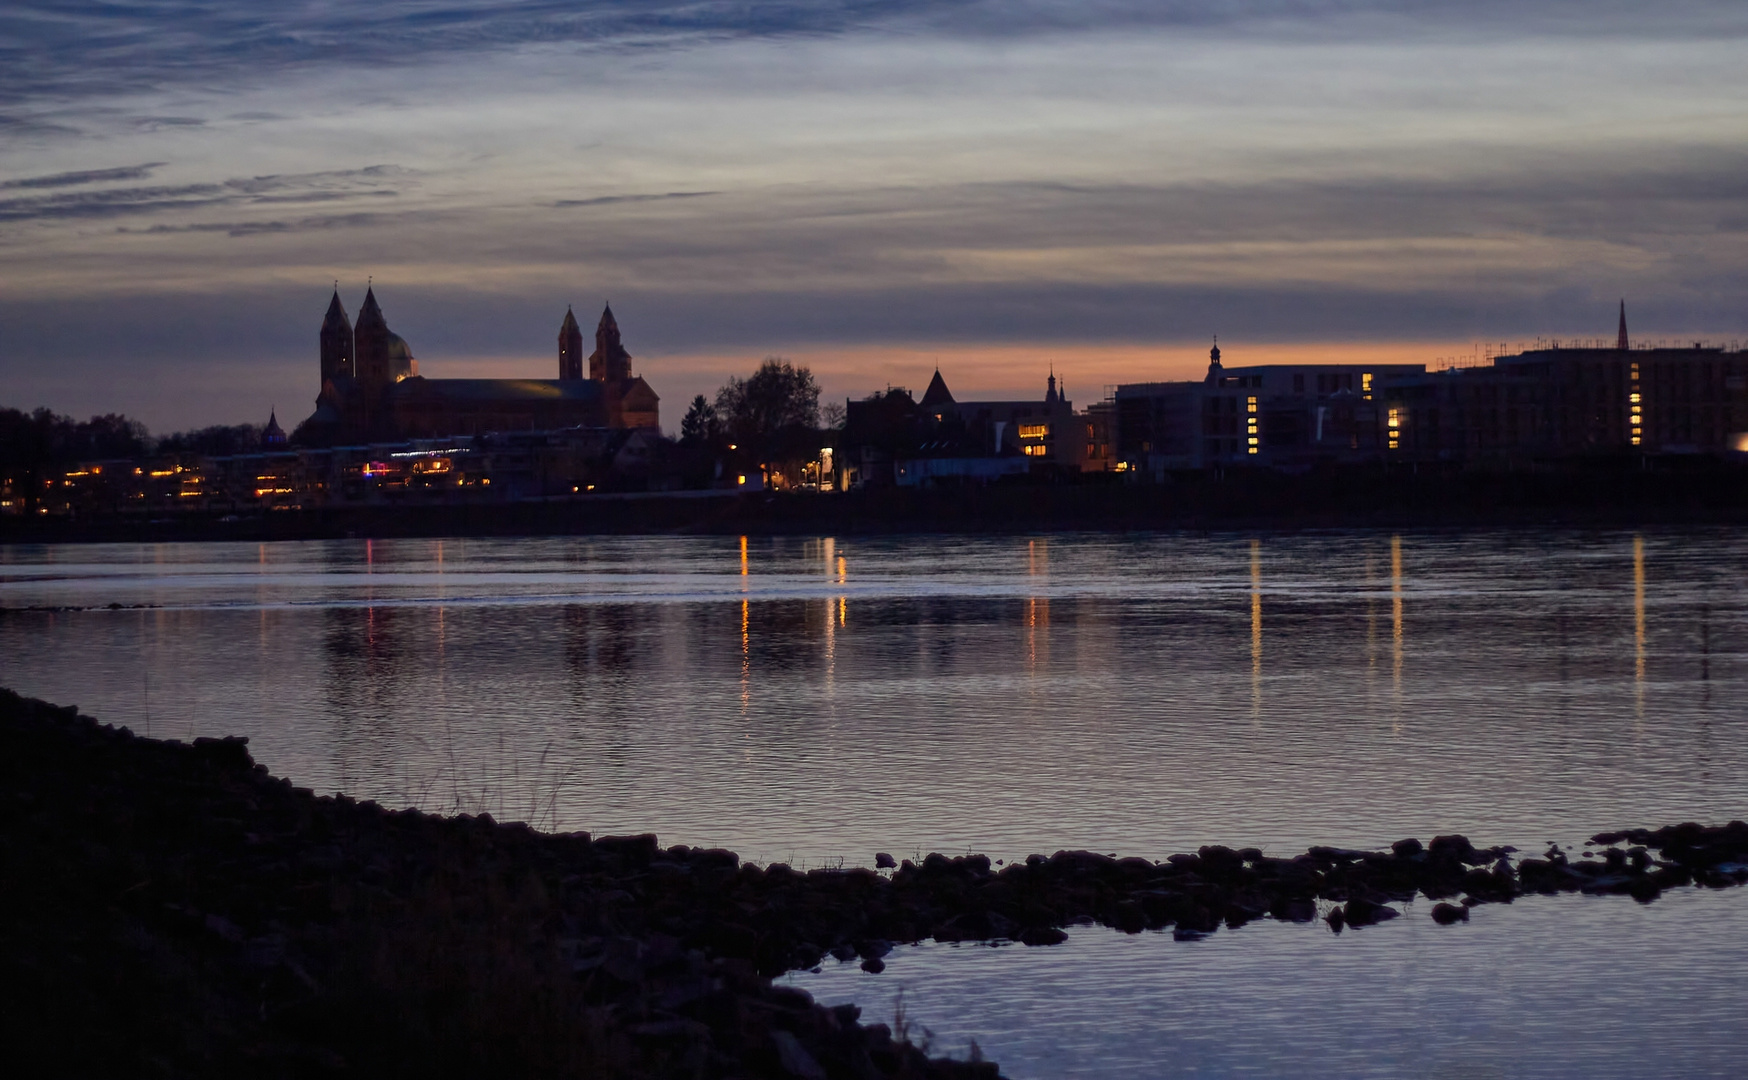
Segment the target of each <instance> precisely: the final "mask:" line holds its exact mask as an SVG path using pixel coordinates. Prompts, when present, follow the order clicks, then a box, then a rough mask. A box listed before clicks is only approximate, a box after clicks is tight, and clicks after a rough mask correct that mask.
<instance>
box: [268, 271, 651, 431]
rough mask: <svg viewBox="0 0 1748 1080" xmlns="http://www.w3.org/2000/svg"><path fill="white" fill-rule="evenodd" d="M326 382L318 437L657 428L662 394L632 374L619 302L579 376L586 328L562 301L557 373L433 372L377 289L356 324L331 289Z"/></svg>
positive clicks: (307, 425)
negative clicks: (427, 371) (423, 370)
mask: <svg viewBox="0 0 1748 1080" xmlns="http://www.w3.org/2000/svg"><path fill="white" fill-rule="evenodd" d="M320 339H321V373H322V388H321V391H320V393H319V394H318V395H317V397H316V411H315V413H314V414H312V415H311V416H310V418H309V419H308V420H306V421H305V422H304V425H303V428H302V435H303V437H304V438H305V439H307V440H308V441H310V442H314V443H322V444H327V445H333V444H335V443H338V442H348V441H370V440H376V439H409V438H434V437H439V436H444V435H482V434H486V433H489V432H501V431H540V430H550V429H555V428H567V427H603V428H646V429H655V430H658V431H659V430H660V428H661V419H660V401H661V399H660V398H659V397H657V395H656V393H655V391H654V390H652V389H650V386H649V384H648V383H646V382H644V381H643V379H642V378H641V377H639V376H636V375H633V374H632V373H631V354H630V353H629V352H627V351H626V350H625V344H624V342H623V341H622V340H621V339H620V335H619V323H618V321H617V320H616V319H614V318H613V309H612V308H611V307H608V308H606V309H605V310H604V311H602V313H601V321H600V323H599V324H598V325H597V326H596V328H595V351H594V352H593V353H591V354H590V355H589V358H588V364H589V369H588V375H587V377H585V376H584V374H583V332H582V327H580V326H579V325H577V319H576V315H574V314H573V313H572V312H571V311H570V310H569V309H566V311H565V315H564V323H563V325H562V326H561V327H560V328H559V332H558V378H557V379H427V378H425V377H423V376H421V375H420V374H419V361H418V360H417V359H415V358H414V356H413V350H412V348H411V347H410V346H408V344H407V343H406V340H405V339H403V338H402V337H401V336H400V335H399V334H396V333H395V332H394V331H392V330H390V329H389V328H388V321H387V320H386V319H385V318H384V317H383V313H382V307H381V306H380V305H379V304H378V303H377V301H376V291H375V289H374V288H369V289H366V290H365V293H364V304H363V306H362V307H360V308H359V309H358V322H357V324H356V326H355V325H354V324H353V323H352V321H351V320H350V319H349V318H348V317H347V315H346V308H345V305H343V304H342V303H341V302H340V292H339V289H338V288H336V289H335V290H334V296H333V299H332V300H330V301H329V303H328V313H327V316H326V318H324V319H323V320H322V329H321V334H320Z"/></svg>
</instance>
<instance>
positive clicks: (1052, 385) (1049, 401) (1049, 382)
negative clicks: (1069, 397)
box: [1044, 361, 1056, 405]
mask: <svg viewBox="0 0 1748 1080" xmlns="http://www.w3.org/2000/svg"><path fill="white" fill-rule="evenodd" d="M1044 385H1045V386H1046V387H1047V388H1048V389H1046V390H1045V391H1044V404H1046V405H1054V404H1056V364H1055V362H1054V361H1052V362H1051V364H1050V377H1049V378H1048V379H1046V380H1045V381H1044Z"/></svg>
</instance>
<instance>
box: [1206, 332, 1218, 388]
mask: <svg viewBox="0 0 1748 1080" xmlns="http://www.w3.org/2000/svg"><path fill="white" fill-rule="evenodd" d="M1220 371H1221V368H1220V335H1219V334H1215V335H1214V347H1213V348H1212V349H1209V350H1208V376H1207V378H1205V379H1204V380H1202V381H1203V382H1208V383H1212V382H1215V381H1217V380H1218V379H1219V378H1220Z"/></svg>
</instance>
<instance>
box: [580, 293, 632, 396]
mask: <svg viewBox="0 0 1748 1080" xmlns="http://www.w3.org/2000/svg"><path fill="white" fill-rule="evenodd" d="M589 378H591V379H597V380H602V381H605V382H619V381H620V380H623V379H629V378H631V354H630V353H628V352H626V351H625V345H624V343H623V342H621V341H620V340H619V321H618V320H617V319H615V318H614V317H613V306H612V305H611V304H609V305H607V306H606V307H605V308H603V309H602V311H601V322H600V323H599V324H598V325H597V326H596V327H595V351H594V352H593V353H591V354H590V355H589Z"/></svg>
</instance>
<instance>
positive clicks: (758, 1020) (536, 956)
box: [0, 691, 1748, 1080]
mask: <svg viewBox="0 0 1748 1080" xmlns="http://www.w3.org/2000/svg"><path fill="white" fill-rule="evenodd" d="M0 731H4V733H5V745H6V747H7V750H8V753H7V754H6V755H5V756H4V758H3V759H0V774H3V775H4V777H5V783H4V787H3V788H0V842H3V845H4V847H3V849H0V858H3V860H4V862H3V864H0V865H3V866H4V876H5V880H7V881H8V882H11V883H13V887H11V888H8V889H7V890H5V891H4V893H3V894H0V903H3V904H4V905H5V910H4V912H0V937H3V938H4V939H5V940H4V943H3V946H0V948H3V955H4V956H5V958H6V959H5V960H4V961H3V963H4V964H5V965H6V967H7V968H8V969H9V970H7V971H6V973H5V978H4V980H3V983H0V984H3V985H5V986H6V987H8V990H9V994H10V996H12V998H13V1001H12V1002H11V1004H10V1006H9V1007H8V1008H6V1009H5V1010H3V1011H0V1026H3V1027H4V1028H5V1029H6V1030H5V1038H6V1039H7V1045H8V1046H9V1047H11V1048H13V1049H14V1050H15V1051H17V1052H19V1053H20V1054H21V1056H22V1058H23V1059H24V1062H25V1064H26V1065H28V1066H31V1068H30V1069H28V1070H27V1071H29V1073H30V1074H31V1075H80V1074H91V1073H100V1074H101V1073H116V1072H127V1073H129V1074H138V1075H165V1076H205V1075H235V1074H237V1073H239V1072H247V1073H249V1074H251V1075H264V1076H300V1077H301V1076H347V1075H363V1074H367V1073H368V1074H382V1075H409V1074H411V1073H415V1072H417V1073H422V1074H425V1075H440V1076H448V1075H456V1076H461V1075H470V1076H471V1075H480V1074H482V1073H498V1074H502V1073H513V1074H517V1075H531V1076H545V1075H550V1076H569V1075H590V1076H722V1077H728V1076H749V1077H753V1076H759V1077H763V1076H770V1077H805V1078H809V1080H812V1078H815V1077H840V1076H841V1077H858V1078H866V1077H882V1076H890V1077H943V1078H959V1077H979V1078H986V1077H994V1076H997V1075H998V1073H997V1070H996V1067H995V1066H994V1065H992V1064H989V1063H983V1062H955V1061H947V1060H941V1059H933V1060H931V1059H929V1058H927V1057H926V1056H925V1055H924V1054H923V1053H922V1051H921V1050H919V1049H918V1048H917V1047H915V1046H912V1045H911V1044H910V1043H909V1041H908V1039H907V1038H906V1037H905V1036H906V1032H905V1031H904V1030H902V1027H901V1028H900V1030H898V1031H897V1032H894V1031H893V1030H892V1029H891V1028H889V1027H887V1026H885V1025H880V1024H863V1023H861V1022H860V1018H859V1014H858V1012H857V1010H856V1009H855V1007H854V1006H840V1007H838V1008H835V1009H826V1008H823V1007H821V1006H819V1005H817V1004H816V1003H814V1002H813V1001H812V1000H811V999H810V998H808V997H807V995H805V994H803V993H801V992H800V991H797V990H794V989H789V988H784V987H780V986H776V985H774V984H773V982H772V979H773V977H775V976H778V975H781V974H783V973H784V972H787V971H791V970H795V969H800V968H808V967H812V966H816V965H818V964H819V963H821V962H822V961H823V960H824V959H825V958H826V957H827V956H834V957H836V958H838V959H840V960H856V959H858V958H859V959H860V960H861V962H862V965H863V967H864V968H866V969H867V970H870V971H876V972H878V971H880V970H881V969H882V968H883V967H884V963H883V961H882V959H881V958H882V957H883V956H885V955H887V954H888V953H889V952H890V950H891V949H892V948H893V947H894V945H895V944H900V943H905V942H915V941H921V940H925V939H928V938H934V939H935V940H939V941H978V940H1009V941H1015V942H1020V943H1023V944H1025V945H1034V946H1046V945H1051V944H1055V943H1058V942H1060V941H1062V940H1063V939H1064V937H1065V935H1064V934H1063V932H1062V930H1063V928H1064V927H1067V926H1073V925H1079V924H1083V923H1101V924H1104V925H1107V926H1111V927H1114V928H1116V929H1119V930H1123V931H1126V932H1129V933H1139V932H1141V931H1144V930H1170V931H1171V932H1172V933H1173V935H1174V936H1175V937H1177V938H1179V939H1184V940H1193V939H1196V938H1199V937H1204V936H1206V935H1208V934H1212V933H1215V932H1217V931H1218V930H1219V929H1221V928H1222V927H1236V926H1240V925H1243V923H1245V922H1247V921H1250V920H1253V919H1259V918H1276V919H1281V920H1286V921H1293V922H1309V921H1312V920H1314V919H1321V920H1322V921H1323V922H1324V923H1325V924H1327V926H1328V928H1329V929H1330V930H1331V931H1333V932H1336V933H1341V932H1343V931H1345V930H1349V929H1352V928H1356V927H1365V926H1371V925H1374V924H1378V923H1383V922H1387V921H1388V920H1390V919H1392V918H1395V917H1398V916H1400V915H1402V914H1403V913H1404V912H1403V911H1402V910H1401V909H1400V907H1399V906H1398V905H1399V904H1400V903H1401V902H1403V901H1407V900H1412V899H1414V898H1416V897H1418V896H1425V897H1427V898H1428V899H1432V900H1434V901H1435V903H1434V904H1433V905H1432V908H1431V911H1430V914H1431V917H1432V918H1433V919H1434V920H1435V921H1436V922H1438V923H1440V924H1443V925H1446V926H1452V927H1456V926H1458V925H1459V924H1461V923H1463V922H1466V921H1467V920H1468V918H1469V912H1470V911H1471V910H1472V909H1473V908H1475V907H1476V906H1478V905H1482V904H1491V903H1510V902H1513V901H1514V900H1516V899H1518V898H1522V897H1525V896H1530V895H1533V894H1536V893H1554V892H1574V891H1582V892H1587V893H1614V894H1622V895H1623V897H1631V898H1633V899H1634V900H1637V901H1638V902H1641V903H1650V902H1653V901H1655V900H1656V898H1657V897H1658V896H1659V895H1660V894H1661V893H1662V891H1664V890H1666V889H1670V888H1680V887H1691V886H1700V887H1713V888H1722V887H1727V886H1731V885H1737V884H1742V883H1744V882H1748V824H1744V823H1743V822H1740V821H1736V822H1731V823H1729V824H1728V825H1723V826H1716V827H1709V828H1708V827H1704V826H1701V825H1698V824H1684V825H1678V826H1669V827H1665V828H1662V829H1654V830H1653V829H1628V830H1621V831H1618V832H1614V833H1603V834H1598V835H1597V836H1596V837H1594V838H1593V840H1592V843H1591V845H1587V846H1588V847H1594V850H1587V851H1585V852H1583V853H1581V854H1578V856H1577V857H1576V858H1573V857H1570V853H1568V852H1566V851H1562V850H1560V849H1558V848H1550V849H1549V851H1547V852H1545V853H1543V854H1542V855H1541V856H1539V857H1535V856H1522V855H1519V854H1518V853H1516V852H1514V851H1513V850H1512V849H1509V848H1500V847H1494V848H1477V847H1475V846H1474V845H1473V844H1471V843H1470V842H1469V841H1468V840H1467V839H1465V838H1463V837H1461V836H1455V835H1451V836H1440V837H1434V838H1433V839H1432V840H1431V841H1430V842H1428V843H1425V844H1423V843H1421V842H1420V841H1419V840H1414V839H1405V840H1402V841H1398V842H1397V843H1396V844H1394V845H1392V847H1391V849H1390V850H1389V851H1388V852H1384V851H1354V850H1346V849H1338V848H1327V847H1314V848H1311V849H1310V850H1308V851H1307V852H1305V853H1304V854H1302V855H1299V856H1296V857H1293V858H1291V859H1280V858H1268V857H1265V856H1264V855H1263V854H1262V852H1260V851H1258V850H1255V849H1238V850H1233V849H1230V848H1225V847H1204V848H1202V849H1200V850H1198V851H1197V852H1195V853H1184V854H1180V855H1174V856H1172V857H1170V858H1169V859H1167V860H1164V861H1163V862H1152V861H1149V860H1146V859H1139V858H1116V857H1114V856H1110V855H1102V854H1099V853H1095V852H1084V851H1069V852H1058V853H1056V854H1055V855H1053V856H1049V857H1045V856H1042V855H1035V856H1032V857H1030V858H1029V859H1027V860H1025V861H1024V862H1023V863H1022V862H1016V863H1012V864H1009V865H1006V866H1003V865H1001V864H999V863H997V864H995V865H993V866H992V865H991V862H990V860H989V859H987V858H985V857H982V856H964V857H959V858H951V859H950V858H947V857H944V856H941V855H930V856H928V857H927V858H925V859H922V860H921V861H920V862H919V863H913V862H911V861H909V860H905V861H903V862H902V863H899V864H896V865H894V861H893V860H891V859H881V860H880V861H881V862H882V863H883V864H884V865H885V867H886V868H887V869H889V870H890V873H889V874H881V873H877V872H876V871H874V870H869V869H862V868H855V869H847V870H815V871H810V872H808V873H798V872H796V871H794V870H792V869H790V868H789V867H787V866H784V865H782V864H773V865H770V866H766V867H759V866H753V865H745V864H742V863H741V862H740V861H739V859H738V858H737V857H736V856H734V855H733V854H732V853H730V852H726V851H719V850H700V849H692V848H688V847H686V846H684V845H676V846H673V847H669V848H666V849H664V848H661V847H660V846H659V845H658V843H657V841H656V838H655V837H654V836H651V835H641V836H631V837H590V836H589V835H587V834H583V833H570V834H552V835H547V834H540V833H536V832H534V831H533V830H532V829H529V828H528V827H526V826H525V825H520V824H515V823H510V824H499V823H496V822H494V821H492V820H491V819H490V818H489V817H487V816H484V815H481V816H479V817H471V816H468V815H460V816H457V817H439V816H434V815H427V814H423V813H420V812H418V811H413V810H408V811H398V812H396V811H388V810H385V809H383V808H381V807H378V806H376V805H374V804H372V803H368V802H357V801H355V800H352V799H349V798H347V797H345V796H317V795H315V794H313V793H312V792H309V791H307V790H302V789H298V788H296V787H294V786H293V785H292V784H291V782H290V781H287V780H283V779H276V778H274V777H272V776H270V775H268V773H267V770H266V769H265V767H263V766H260V765H257V764H255V763H254V762H253V761H252V759H251V758H250V757H249V754H248V750H247V746H246V740H241V739H198V740H195V742H194V743H193V744H190V745H184V744H181V743H178V742H174V741H165V740H152V739H145V738H141V737H139V736H136V735H133V734H132V733H131V732H129V731H127V730H126V729H125V728H111V727H108V726H105V725H101V724H99V723H98V722H97V721H95V720H92V719H91V718H89V717H84V716H81V715H79V714H78V713H77V711H76V709H72V708H63V707H58V706H54V705H51V704H48V703H45V702H41V701H35V700H32V699H28V698H23V697H20V696H19V695H16V694H13V693H11V692H10V691H0ZM1514 856H1515V857H1514ZM1452 932H1461V931H1460V929H1453V930H1452ZM73 1031H77V1032H81V1033H82V1034H81V1036H80V1037H79V1038H78V1039H76V1040H74V1039H66V1038H64V1037H58V1036H57V1035H56V1034H55V1033H62V1032H73Z"/></svg>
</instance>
